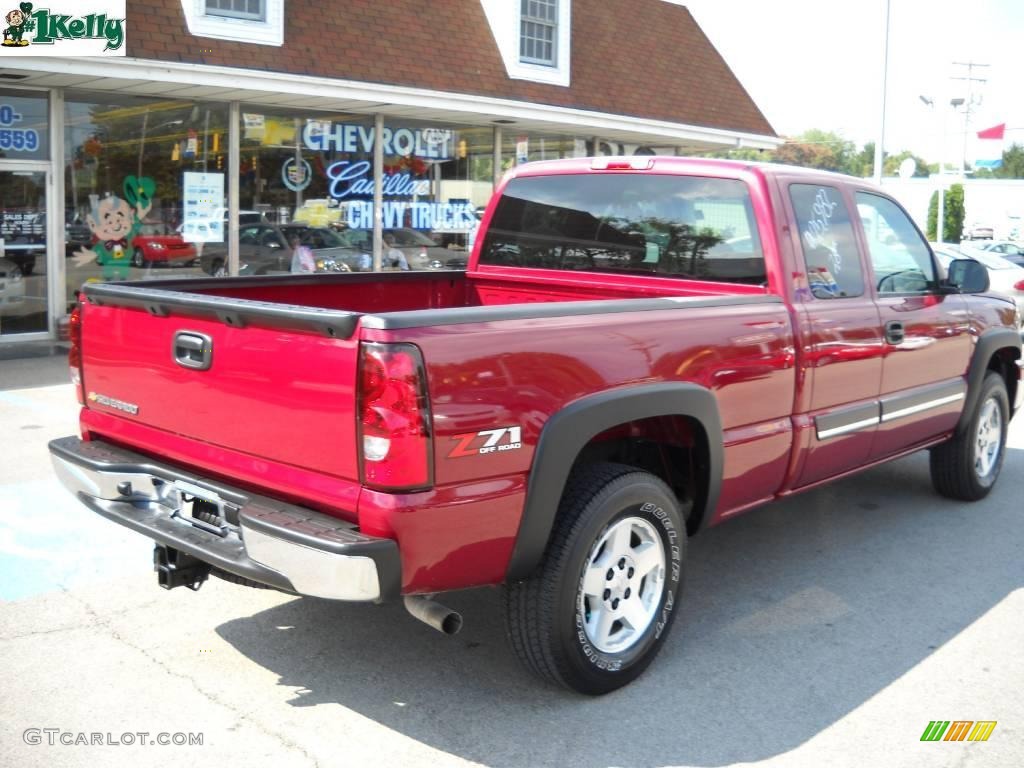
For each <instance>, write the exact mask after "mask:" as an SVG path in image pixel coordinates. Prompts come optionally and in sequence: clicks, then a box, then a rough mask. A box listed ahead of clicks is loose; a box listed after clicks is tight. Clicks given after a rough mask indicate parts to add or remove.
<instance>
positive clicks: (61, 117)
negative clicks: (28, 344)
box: [0, 0, 780, 345]
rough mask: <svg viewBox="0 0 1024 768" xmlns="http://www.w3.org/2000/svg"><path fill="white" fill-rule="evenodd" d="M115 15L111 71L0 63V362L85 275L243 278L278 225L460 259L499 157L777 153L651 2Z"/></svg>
mask: <svg viewBox="0 0 1024 768" xmlns="http://www.w3.org/2000/svg"><path fill="white" fill-rule="evenodd" d="M126 18H127V22H126V24H125V25H124V45H123V49H124V54H125V55H123V56H103V57H100V56H96V57H77V58H73V57H66V56H58V55H56V53H57V52H58V51H59V49H58V46H59V45H60V44H61V42H60V41H56V42H54V43H52V44H51V45H48V46H46V47H44V46H43V45H42V44H39V43H36V42H33V38H32V37H30V36H27V37H26V39H27V40H28V44H27V45H24V46H23V47H20V48H17V49H9V48H4V49H3V51H0V237H2V238H3V242H4V246H3V254H2V256H0V345H2V344H5V343H9V342H16V341H37V340H38V341H47V340H53V339H55V338H56V336H57V332H58V326H59V323H60V319H61V318H62V317H64V316H65V315H66V314H67V312H68V310H69V307H70V306H71V305H72V304H73V303H74V301H75V293H76V291H77V290H78V288H79V287H80V286H81V285H82V283H83V282H86V281H95V280H120V279H152V278H166V277H171V276H175V277H179V276H180V277H184V276H187V275H195V276H201V275H204V274H216V275H230V274H239V273H241V274H248V273H250V272H251V271H252V264H251V263H250V262H252V263H256V262H255V261H254V259H255V258H256V256H255V255H254V254H256V253H257V252H258V251H259V252H260V253H264V252H270V251H273V250H281V251H287V249H288V246H289V244H288V243H287V242H285V243H282V242H281V241H280V238H281V233H282V232H284V231H286V230H287V229H288V227H287V226H286V225H289V224H294V223H295V222H301V223H302V224H303V225H305V226H306V227H307V228H312V229H313V230H317V231H326V234H325V235H324V236H325V237H327V235H330V237H332V238H335V240H331V241H330V242H335V241H336V239H337V238H338V237H341V238H343V239H344V238H349V239H348V240H344V242H346V243H355V242H361V243H363V244H364V245H365V247H366V248H367V249H369V250H370V251H371V252H374V255H376V257H377V262H376V263H378V264H379V263H380V258H381V247H382V246H381V238H380V235H381V232H382V231H383V232H384V233H391V234H392V235H393V236H395V235H397V236H399V239H400V236H401V235H402V233H406V234H408V235H409V236H410V237H412V236H415V237H419V238H429V240H430V241H432V242H433V243H435V244H436V246H437V247H438V248H440V247H443V248H446V249H447V250H448V251H450V252H451V254H452V255H453V257H457V256H458V255H459V254H460V253H461V254H462V255H463V257H464V255H465V252H466V250H465V249H466V247H467V245H468V243H469V242H471V240H472V237H473V233H474V228H475V226H476V224H477V223H478V216H479V211H480V209H481V208H482V206H484V205H485V204H486V202H487V200H488V197H489V196H490V194H491V192H492V191H493V188H494V185H495V183H497V181H498V180H500V178H501V176H502V174H503V173H504V172H505V171H506V170H508V169H509V168H511V167H514V166H516V165H519V164H522V163H527V162H533V161H537V160H545V159H555V158H564V157H581V156H592V155H622V154H625V155H634V154H671V155H686V154H699V153H702V152H708V151H710V150H721V149H730V148H738V147H748V148H761V149H770V148H773V147H775V146H777V145H778V144H779V143H780V140H779V139H778V138H777V137H776V135H775V133H774V131H773V130H772V128H771V126H770V125H769V124H768V122H767V121H766V120H765V118H764V116H763V115H762V113H761V112H760V110H759V109H758V108H757V106H756V105H755V104H754V103H753V101H752V100H751V98H750V97H749V95H748V94H747V92H746V91H745V90H744V88H743V87H742V85H741V84H740V83H739V82H738V80H737V79H736V77H735V76H734V75H733V73H732V72H731V70H730V69H729V67H728V65H727V64H726V63H725V61H723V59H722V58H721V56H720V55H719V54H718V52H717V51H716V50H715V48H714V47H713V45H712V44H711V42H710V41H709V40H708V39H707V38H706V37H705V36H704V34H703V32H702V31H701V30H700V28H699V27H698V25H697V24H696V22H695V21H694V19H693V18H692V16H691V15H690V13H689V12H688V11H687V9H686V8H684V7H682V6H679V5H676V4H673V3H669V2H664V0H451V1H450V2H444V3H422V2H414V1H413V0H350V1H348V2H343V3H329V4H324V3H319V2H314V0H288V2H287V3H285V1H284V0H128V2H127V13H126ZM41 52H46V53H52V54H54V55H50V56H43V55H40V53H41ZM117 212H120V213H123V214H126V215H128V216H129V217H130V218H131V217H134V218H133V220H132V221H131V222H130V224H131V228H130V230H129V231H128V232H127V234H126V236H125V237H120V238H118V237H115V236H111V235H110V230H108V229H107V228H105V226H106V225H105V224H104V223H103V222H104V220H106V219H109V218H110V215H111V214H112V213H117ZM378 222H379V223H378ZM375 224H377V230H376V234H377V237H373V234H374V225H375ZM282 227H285V229H282ZM294 229H295V228H294V227H293V228H292V231H294ZM360 233H362V235H364V236H365V237H364V239H363V240H361V241H360V240H358V239H357V238H358V236H359V235H360ZM353 238H356V239H353ZM327 244H328V245H329V244H330V243H327ZM399 245H401V243H399ZM325 247H326V246H325ZM314 248H315V243H314ZM260 249H262V250H260ZM435 251H436V248H435ZM314 253H315V250H314ZM264 255H265V254H264ZM261 258H262V257H261ZM463 261H464V258H463ZM261 263H269V262H261ZM458 263H459V260H458V258H453V260H452V262H451V263H450V264H447V266H451V264H458ZM288 269H289V267H288V260H287V258H286V257H285V254H284V253H282V259H281V262H280V270H277V271H288ZM261 271H262V270H261ZM269 271H276V270H273V269H271V270H269Z"/></svg>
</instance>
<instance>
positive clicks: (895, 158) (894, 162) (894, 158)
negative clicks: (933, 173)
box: [882, 149, 928, 179]
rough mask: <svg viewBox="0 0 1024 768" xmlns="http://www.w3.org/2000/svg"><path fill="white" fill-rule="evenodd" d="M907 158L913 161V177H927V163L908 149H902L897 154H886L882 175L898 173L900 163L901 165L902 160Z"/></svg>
mask: <svg viewBox="0 0 1024 768" xmlns="http://www.w3.org/2000/svg"><path fill="white" fill-rule="evenodd" d="M907 158H910V159H911V160H913V161H914V165H915V168H914V178H915V179H921V178H928V163H926V162H925V161H924V160H922V159H921V158H920V157H918V156H917V155H915V154H914V153H913V152H911V151H910V150H909V149H905V150H903V151H902V152H900V153H899V154H898V155H887V156H886V158H885V163H884V165H883V168H882V173H883V175H885V176H896V175H897V174H899V171H900V165H902V164H903V161H904V160H906V159H907Z"/></svg>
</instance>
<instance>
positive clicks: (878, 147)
mask: <svg viewBox="0 0 1024 768" xmlns="http://www.w3.org/2000/svg"><path fill="white" fill-rule="evenodd" d="M889 6H890V0H885V39H884V42H883V46H884V49H885V50H884V51H883V55H882V114H881V116H880V118H879V125H878V141H876V142H875V184H878V185H881V183H882V165H883V163H884V157H885V156H884V154H883V151H884V149H885V92H886V81H887V79H888V77H889V10H890V9H889Z"/></svg>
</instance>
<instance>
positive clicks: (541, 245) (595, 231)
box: [480, 174, 767, 285]
mask: <svg viewBox="0 0 1024 768" xmlns="http://www.w3.org/2000/svg"><path fill="white" fill-rule="evenodd" d="M480 263H481V264H491V265H496V266H508V267H527V268H531V269H557V270H569V271H581V272H615V273H624V274H637V273H640V274H648V275H664V276H670V277H684V278H687V279H690V280H708V281H715V282H730V283H747V284H754V285H762V284H765V283H766V280H767V278H766V272H765V263H764V254H763V252H762V249H761V241H760V238H759V237H758V233H757V227H756V225H755V221H754V215H753V206H752V205H751V202H750V195H749V192H748V190H747V185H746V184H745V183H743V182H742V181H738V180H735V179H717V178H707V177H700V176H678V175H671V176H670V175H639V174H620V175H619V174H565V175H557V176H533V177H525V178H516V179H512V180H511V181H510V182H509V184H508V186H506V187H505V190H504V193H503V195H502V197H501V199H500V200H499V201H498V205H497V207H496V209H495V211H494V216H493V217H492V219H491V223H490V227H489V228H488V230H487V234H486V238H485V240H484V243H483V246H482V249H481V252H480Z"/></svg>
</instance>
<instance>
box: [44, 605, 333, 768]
mask: <svg viewBox="0 0 1024 768" xmlns="http://www.w3.org/2000/svg"><path fill="white" fill-rule="evenodd" d="M61 589H62V590H63V591H64V593H65V594H66V595H67V596H68V597H70V598H71V599H73V600H75V601H77V602H78V603H79V604H81V606H82V607H83V608H84V609H85V611H86V613H88V614H89V615H90V616H91V617H92V618H93V620H94V626H98V627H101V628H103V629H105V630H106V631H107V633H108V634H109V635H110V637H111V638H113V639H114V640H116V641H117V642H119V643H121V644H123V645H126V646H127V647H129V648H131V649H132V650H134V651H136V652H138V653H140V654H142V656H143V657H144V658H146V659H148V660H149V661H151V662H152V663H153V664H155V665H156V666H157V667H159V668H160V669H162V670H163V671H164V672H165V673H166V674H168V675H170V676H171V677H176V678H178V679H179V680H184V681H186V682H188V683H190V684H191V685H192V687H193V688H194V689H195V690H196V692H197V693H198V694H199V695H200V696H202V697H204V698H205V699H206V700H207V701H209V702H210V703H212V704H215V705H217V706H219V707H223V708H224V709H226V710H228V711H229V712H231V713H232V714H234V715H235V716H236V717H237V718H238V719H239V720H242V721H244V722H247V723H249V724H250V725H251V726H252V727H254V728H255V729H256V730H257V731H259V732H260V733H262V734H264V735H265V736H268V737H270V738H271V739H274V740H275V741H277V742H278V743H279V744H281V745H282V746H284V747H286V748H288V749H290V750H293V751H295V752H299V753H301V754H302V755H303V756H304V757H305V758H306V759H307V760H308V761H309V762H310V763H311V764H312V765H313V766H314V767H315V768H320V761H319V760H317V759H316V757H314V756H313V755H312V754H310V753H309V751H308V750H306V749H305V747H303V746H302V745H301V744H297V743H296V742H294V741H292V740H291V739H290V738H288V737H287V736H285V735H284V734H282V733H278V732H277V731H274V730H272V729H270V728H268V727H266V726H265V725H264V724H263V723H261V722H260V721H259V720H258V719H256V718H255V717H254V716H253V715H252V714H251V713H249V712H246V711H244V710H242V709H239V708H238V707H236V706H235V705H234V704H232V703H231V702H230V701H227V700H225V699H223V698H221V697H220V696H218V695H217V694H216V693H214V692H212V691H208V690H206V689H204V688H203V687H202V686H201V685H200V684H199V682H198V681H197V680H196V679H195V678H194V677H192V676H191V675H188V674H185V673H184V672H179V671H178V670H176V669H174V668H172V667H171V666H170V665H169V664H167V663H166V662H165V661H163V660H162V659H160V658H158V657H156V656H155V655H153V653H152V652H151V651H150V650H149V649H148V648H146V647H144V646H140V645H137V644H135V643H133V642H131V641H130V640H128V639H127V638H124V637H122V636H121V634H120V633H119V632H118V631H117V630H116V629H115V628H114V627H112V626H111V624H110V620H111V618H113V617H114V616H118V615H121V614H122V613H124V611H120V612H117V613H114V614H109V615H108V616H101V615H100V614H99V613H97V612H96V610H95V609H94V608H93V607H92V606H91V605H90V604H89V603H88V602H87V601H86V600H83V599H82V598H81V597H79V596H78V595H75V594H73V593H72V592H70V591H69V590H68V589H67V588H66V587H63V586H62V587H61ZM131 610H136V609H134V608H133V609H131Z"/></svg>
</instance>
